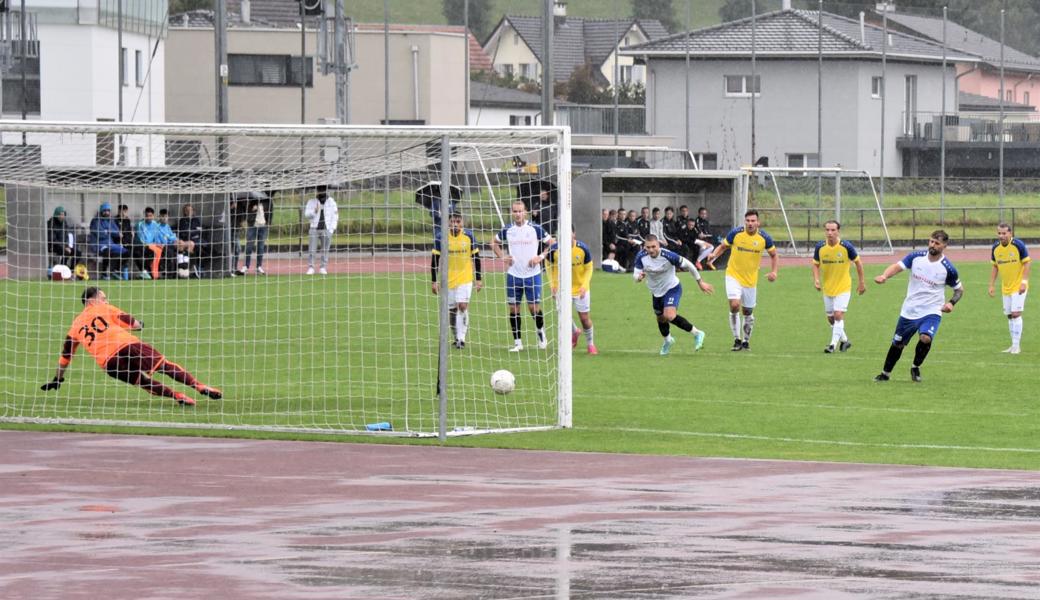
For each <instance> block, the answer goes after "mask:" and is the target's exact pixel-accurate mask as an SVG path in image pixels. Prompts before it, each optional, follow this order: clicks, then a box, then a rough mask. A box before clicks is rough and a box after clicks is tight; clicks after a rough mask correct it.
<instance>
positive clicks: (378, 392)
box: [0, 121, 571, 438]
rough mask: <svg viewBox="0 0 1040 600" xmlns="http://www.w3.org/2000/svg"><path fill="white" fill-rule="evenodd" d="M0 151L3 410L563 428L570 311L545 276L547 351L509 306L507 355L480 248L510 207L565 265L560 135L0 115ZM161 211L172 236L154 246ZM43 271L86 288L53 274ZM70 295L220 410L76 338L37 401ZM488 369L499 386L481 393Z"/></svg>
mask: <svg viewBox="0 0 1040 600" xmlns="http://www.w3.org/2000/svg"><path fill="white" fill-rule="evenodd" d="M23 136H24V139H25V141H26V143H25V145H24V146H23V145H22V139H23ZM0 142H2V143H0V184H2V185H3V187H4V191H5V206H6V220H5V222H6V242H7V261H6V263H3V264H0V268H2V273H3V279H2V284H0V285H2V289H0V294H2V295H3V297H4V302H3V313H2V315H0V318H2V319H3V321H4V323H5V326H6V329H7V332H8V334H9V335H10V336H11V338H10V339H11V340H12V344H11V347H10V348H8V351H7V352H5V353H4V358H3V359H0V364H2V369H3V373H2V378H3V381H4V382H5V384H4V386H3V391H2V392H0V400H2V406H0V420H2V421H7V422H41V423H46V422H57V423H74V424H75V423H83V424H113V425H120V426H143V427H154V426H161V427H202V428H221V429H228V428H231V429H237V428H242V429H258V430H275V431H300V432H328V433H355V432H357V433H362V432H370V431H376V432H378V433H379V434H380V435H418V436H433V435H437V436H441V437H442V438H444V437H448V436H452V435H468V434H472V433H482V432H505V431H529V430H537V429H546V428H555V427H570V426H571V373H570V360H569V358H570V350H571V349H570V328H571V306H570V303H569V302H562V301H561V302H555V301H553V300H552V299H551V298H550V293H549V287H550V286H549V282H545V287H544V291H543V292H542V298H541V300H542V307H543V309H542V310H543V311H544V321H545V325H544V327H545V331H547V332H548V347H547V348H545V349H540V348H539V347H538V343H537V340H536V337H535V325H534V322H535V321H534V319H533V318H532V317H530V316H529V315H528V313H527V311H526V310H524V311H522V319H521V331H522V339H523V342H524V348H525V349H524V350H523V351H522V352H519V353H512V352H509V351H508V348H510V347H511V346H512V345H513V338H512V334H511V331H510V320H509V318H508V316H507V315H508V308H507V303H506V276H505V273H504V271H505V268H506V265H505V261H501V260H498V259H496V258H495V257H494V255H493V254H492V252H491V250H490V242H491V240H492V238H493V237H495V236H496V235H497V234H499V232H500V231H502V229H503V224H505V225H508V224H509V222H510V219H511V216H510V205H511V204H512V203H513V202H514V201H516V200H522V201H524V203H525V205H526V206H527V207H528V208H529V209H531V214H530V216H531V217H532V219H533V220H535V221H539V220H542V221H544V222H543V223H542V225H543V226H545V228H546V229H547V230H549V231H551V232H553V233H554V234H555V238H556V239H557V240H558V242H559V247H560V255H561V256H560V261H561V264H570V249H571V243H570V240H571V235H570V232H571V223H570V214H571V210H570V208H571V199H570V156H569V130H567V129H566V128H552V127H537V128H508V129H506V128H488V127H460V128H438V127H360V126H338V125H322V126H289V125H262V126H261V125H191V124H186V125H177V124H112V123H56V122H23V121H16V122H12V121H0ZM543 192H544V193H543ZM542 196H548V198H546V199H542ZM106 205H107V206H109V207H110V208H111V210H110V213H109V215H108V216H107V217H106V216H105V213H103V212H102V210H101V209H102V208H104V207H105V206H106ZM124 206H125V207H126V208H125V210H121V209H120V207H124ZM189 207H190V208H189ZM308 207H310V208H308ZM442 207H444V208H445V209H444V210H442ZM146 208H151V209H153V211H154V217H149V216H147V215H146V213H145V209H146ZM160 212H166V213H167V214H166V215H164V216H163V217H162V218H160V216H159V214H160ZM124 213H125V215H126V217H127V218H128V219H129V231H128V232H120V233H121V235H120V236H119V237H116V238H113V237H112V232H111V231H108V230H107V229H106V227H108V225H107V224H106V223H104V221H106V220H107V219H109V218H111V219H112V221H113V223H114V225H115V227H116V229H117V231H118V228H119V225H120V218H121V217H122V216H123V214H124ZM455 213H458V214H460V215H461V216H462V219H463V229H464V230H468V231H470V232H472V236H471V237H469V236H464V235H461V234H459V235H456V234H455V233H454V231H453V229H452V224H451V223H452V221H451V216H452V214H455ZM163 220H165V221H166V223H165V224H166V226H167V230H166V231H168V232H170V233H172V235H173V238H172V239H166V238H163V239H162V241H159V242H155V241H154V240H152V239H151V238H150V233H149V232H151V231H152V230H153V227H154V228H158V229H160V230H161V229H162V225H163V223H162V221H163ZM142 221H143V222H145V224H144V225H141V224H140V222H142ZM153 221H154V222H155V223H156V225H152V222H153ZM92 225H93V226H92ZM142 228H143V229H142ZM144 238H147V239H144ZM464 238H465V239H469V240H471V241H470V242H467V243H469V244H471V246H472V249H475V250H478V251H479V253H478V254H477V256H478V258H479V261H478V260H474V259H473V253H472V252H470V250H468V249H467V250H465V251H464V250H463V249H462V247H461V246H458V247H457V246H456V244H457V243H462V242H461V240H463V239H464ZM435 240H436V243H435ZM66 242H67V243H66ZM188 242H191V243H190V244H189V243H188ZM116 246H119V247H120V250H118V251H117V249H116V248H115V247H116ZM153 247H154V248H153ZM435 248H436V249H437V250H438V251H437V252H434V250H435ZM326 249H327V250H326ZM460 252H470V253H469V254H468V255H466V256H462V255H461V254H460ZM435 254H437V255H438V256H439V258H438V259H437V260H434V258H433V257H434V255H435ZM441 254H443V256H440V255H441ZM61 263H64V264H67V265H68V266H69V267H70V270H72V271H74V272H79V273H80V274H81V275H85V276H86V277H87V278H88V279H85V280H84V279H77V278H76V277H73V279H71V280H65V281H52V276H51V271H52V269H53V267H54V266H55V265H57V264H61ZM478 265H479V268H480V271H481V274H480V279H479V283H480V284H481V285H477V283H478V281H477V280H476V274H475V273H474V274H469V273H470V269H474V270H475V268H476V267H478ZM435 266H436V267H437V269H434V268H433V267H435ZM77 267H78V269H77ZM449 267H450V268H451V272H450V273H449V272H448V269H449ZM558 271H559V274H560V278H561V281H560V282H559V283H560V286H559V289H562V290H567V289H569V287H570V286H569V276H570V272H569V269H559V270H558ZM435 273H436V274H437V275H438V276H437V277H436V282H437V290H436V293H435V289H434V287H435V286H434V281H433V280H434V275H435ZM468 279H472V281H467V280H468ZM467 283H468V285H469V286H470V287H471V290H470V291H469V294H468V296H469V297H468V298H466V297H465V295H466V294H465V291H466V289H465V288H466V287H467ZM88 286H96V287H99V288H101V289H102V290H103V291H104V292H105V293H106V294H107V297H108V301H109V302H110V303H111V304H113V305H115V306H117V307H119V308H120V309H122V310H124V311H125V312H127V313H129V314H131V315H133V316H134V317H136V318H137V319H138V320H140V321H143V322H144V323H145V327H144V329H143V330H141V331H139V332H135V335H137V336H138V337H139V338H140V339H141V340H142V341H143V342H145V343H147V344H149V345H152V346H154V347H155V348H156V349H157V350H158V351H159V352H161V353H162V354H163V355H164V356H165V357H166V359H167V360H168V361H170V362H174V363H177V364H179V365H181V366H182V367H183V368H184V369H185V370H186V371H188V372H190V373H191V374H192V375H194V376H195V377H196V378H197V379H198V380H200V381H201V382H202V383H204V384H206V385H210V386H214V387H218V388H220V389H221V390H222V391H223V399H221V400H211V399H208V398H206V397H204V396H201V394H199V393H198V392H196V391H195V390H193V389H192V388H191V387H188V386H185V385H183V384H182V383H179V382H177V381H174V380H173V379H170V378H167V377H164V376H162V375H161V374H160V373H154V374H153V379H154V380H155V381H156V382H158V383H161V384H163V385H165V386H167V387H168V388H170V389H172V390H176V391H180V392H183V393H186V394H187V395H188V396H189V397H192V398H193V399H195V400H197V405H196V406H195V407H193V408H184V407H181V406H178V405H177V403H175V402H174V401H173V400H171V399H169V398H165V397H160V396H155V395H149V394H148V393H147V392H146V391H144V390H143V389H141V388H140V387H137V386H133V385H127V384H126V383H123V382H121V381H117V380H116V379H114V378H112V377H109V376H108V375H107V374H106V372H105V370H104V369H103V368H99V366H98V365H97V364H95V361H94V357H92V356H91V355H89V354H87V352H85V349H84V348H80V349H79V351H78V352H77V355H76V357H75V358H74V359H73V361H72V364H71V365H70V367H69V370H68V371H67V374H66V381H65V382H64V383H63V384H62V385H61V387H60V388H59V389H57V390H51V391H42V390H41V389H40V386H41V384H43V383H45V382H47V381H49V380H50V379H51V378H52V377H53V376H54V372H55V369H56V366H57V363H58V358H59V355H60V354H61V351H62V345H63V340H64V339H65V336H66V332H67V331H68V330H69V326H70V324H71V323H72V321H73V319H74V318H75V317H76V315H77V314H78V313H79V312H80V311H81V310H82V308H83V306H82V304H81V301H80V295H81V294H82V292H83V290H84V289H85V288H86V287H88ZM481 287H482V289H481ZM449 290H450V291H451V292H452V294H451V296H452V298H453V299H454V300H456V301H457V302H458V304H456V305H454V308H452V307H449V298H448V293H447V292H448V291H449ZM564 297H566V294H564ZM466 300H468V302H466ZM464 305H466V310H465V311H461V310H459V309H460V308H461V307H462V306H464ZM459 313H462V314H463V315H464V318H461V319H460V318H459V317H458V314H459ZM463 333H464V334H465V335H464V336H463V335H461V334H463ZM463 339H464V342H465V343H464V346H462V347H455V346H456V344H455V342H456V341H461V340H463ZM499 369H507V370H509V371H512V372H513V373H514V374H515V376H516V381H517V383H516V389H515V390H514V391H513V392H512V393H510V394H505V395H499V394H495V393H494V392H493V391H492V389H491V387H490V385H489V381H488V380H489V377H490V375H491V373H493V372H494V371H496V370H499Z"/></svg>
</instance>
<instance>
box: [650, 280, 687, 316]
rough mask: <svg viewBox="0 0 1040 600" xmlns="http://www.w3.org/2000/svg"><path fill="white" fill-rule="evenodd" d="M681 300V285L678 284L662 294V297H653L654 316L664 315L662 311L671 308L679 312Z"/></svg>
mask: <svg viewBox="0 0 1040 600" xmlns="http://www.w3.org/2000/svg"><path fill="white" fill-rule="evenodd" d="M680 298H682V284H679V285H677V286H675V287H673V288H672V289H670V290H668V291H667V292H665V293H664V296H660V297H658V296H654V314H655V315H658V316H660V315H662V314H664V309H666V308H668V307H672V308H674V309H676V310H679V299H680Z"/></svg>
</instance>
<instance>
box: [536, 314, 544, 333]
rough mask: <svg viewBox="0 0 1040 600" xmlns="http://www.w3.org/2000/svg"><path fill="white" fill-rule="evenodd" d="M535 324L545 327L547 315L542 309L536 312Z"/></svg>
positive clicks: (541, 327)
mask: <svg viewBox="0 0 1040 600" xmlns="http://www.w3.org/2000/svg"><path fill="white" fill-rule="evenodd" d="M534 326H535V327H537V328H538V329H545V316H544V315H543V314H542V311H538V312H536V313H534Z"/></svg>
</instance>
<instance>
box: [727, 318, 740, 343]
mask: <svg viewBox="0 0 1040 600" xmlns="http://www.w3.org/2000/svg"><path fill="white" fill-rule="evenodd" d="M729 329H730V331H732V332H733V337H734V338H736V339H740V313H739V312H731V313H729Z"/></svg>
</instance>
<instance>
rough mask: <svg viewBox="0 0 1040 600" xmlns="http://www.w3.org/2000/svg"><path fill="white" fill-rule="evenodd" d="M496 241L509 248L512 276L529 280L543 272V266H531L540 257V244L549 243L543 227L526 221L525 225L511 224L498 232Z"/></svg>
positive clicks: (510, 272)
mask: <svg viewBox="0 0 1040 600" xmlns="http://www.w3.org/2000/svg"><path fill="white" fill-rule="evenodd" d="M495 239H497V240H498V241H499V243H502V244H506V245H507V246H509V256H512V257H513V264H511V265H509V271H508V273H509V274H510V275H512V276H513V277H520V278H522V279H527V278H528V277H534V276H535V275H538V274H539V273H541V272H542V265H541V264H536V265H534V266H531V264H530V262H531V259H532V258H534V257H535V256H537V255H538V243H539V242H543V243H547V242H548V241H549V234H547V233H546V232H545V230H544V229H542V226H541V225H538V224H537V223H532V222H530V221H524V224H523V225H517V224H516V223H510V224H509V226H508V227H506V228H505V229H503V230H502V231H500V232H498V234H497V235H496V236H495Z"/></svg>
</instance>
